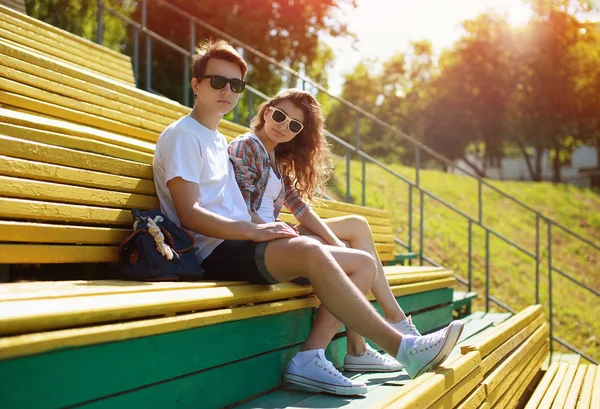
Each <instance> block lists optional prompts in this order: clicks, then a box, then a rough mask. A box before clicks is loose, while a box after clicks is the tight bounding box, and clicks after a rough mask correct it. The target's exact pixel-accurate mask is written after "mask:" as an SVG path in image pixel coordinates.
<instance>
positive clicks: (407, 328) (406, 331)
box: [390, 315, 421, 337]
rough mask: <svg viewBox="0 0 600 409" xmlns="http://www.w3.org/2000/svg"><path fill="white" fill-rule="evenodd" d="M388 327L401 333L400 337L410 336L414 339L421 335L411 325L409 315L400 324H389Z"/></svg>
mask: <svg viewBox="0 0 600 409" xmlns="http://www.w3.org/2000/svg"><path fill="white" fill-rule="evenodd" d="M390 325H391V326H392V327H393V328H394V329H395V330H396V331H398V332H399V333H401V334H402V335H412V336H415V337H420V336H421V333H420V332H419V330H418V329H417V327H415V325H414V324H413V322H412V318H411V316H410V315H409V316H408V317H406V319H405V320H402V321H400V322H390Z"/></svg>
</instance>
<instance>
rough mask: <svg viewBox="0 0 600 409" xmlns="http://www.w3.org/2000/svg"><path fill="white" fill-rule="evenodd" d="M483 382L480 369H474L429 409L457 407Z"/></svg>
mask: <svg viewBox="0 0 600 409" xmlns="http://www.w3.org/2000/svg"><path fill="white" fill-rule="evenodd" d="M482 380H483V375H482V373H481V368H475V369H474V370H473V371H471V373H469V375H467V376H466V377H465V378H464V379H462V380H461V381H460V382H459V383H458V384H457V385H455V386H453V387H452V389H450V390H449V391H448V392H446V393H445V394H444V395H443V396H442V397H441V398H440V399H438V400H437V401H436V402H435V403H434V404H433V405H431V406H428V408H430V409H452V408H454V407H455V406H456V405H458V404H459V403H460V402H461V401H462V400H463V399H464V398H465V397H466V396H467V395H469V393H471V391H473V390H474V389H475V388H476V387H477V385H478V384H479V383H480V382H481V381H482Z"/></svg>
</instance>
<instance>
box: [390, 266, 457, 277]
mask: <svg viewBox="0 0 600 409" xmlns="http://www.w3.org/2000/svg"><path fill="white" fill-rule="evenodd" d="M383 271H384V273H385V275H386V277H389V276H395V275H399V274H412V273H432V274H436V273H439V272H441V271H451V270H447V269H445V268H444V267H433V266H384V267H383Z"/></svg>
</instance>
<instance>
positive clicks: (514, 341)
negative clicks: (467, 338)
mask: <svg viewBox="0 0 600 409" xmlns="http://www.w3.org/2000/svg"><path fill="white" fill-rule="evenodd" d="M545 322H546V319H545V317H544V316H542V315H540V316H539V317H537V318H536V319H535V320H533V321H532V322H531V323H529V325H528V326H526V327H525V328H523V329H522V330H521V331H519V332H518V333H516V334H515V335H514V336H513V337H511V338H510V339H508V340H507V341H506V342H504V343H503V344H502V345H500V346H499V347H498V348H496V349H495V350H494V351H493V352H492V353H490V354H489V355H488V356H487V357H485V358H484V359H483V362H482V363H481V366H482V370H483V373H484V374H487V373H488V372H489V371H490V370H491V369H492V368H493V367H494V366H496V364H497V363H498V362H500V361H501V360H502V359H503V358H505V357H506V356H507V355H508V354H510V352H511V351H512V350H514V349H515V348H517V346H519V345H520V344H522V343H523V342H524V341H525V340H527V338H529V337H530V336H531V334H533V333H534V331H535V330H537V329H538V328H539V327H541V326H542V325H543V324H544V323H545Z"/></svg>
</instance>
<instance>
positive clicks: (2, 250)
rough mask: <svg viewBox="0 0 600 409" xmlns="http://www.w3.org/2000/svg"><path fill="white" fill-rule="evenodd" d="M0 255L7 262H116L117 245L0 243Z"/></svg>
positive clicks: (117, 256) (117, 255)
mask: <svg viewBox="0 0 600 409" xmlns="http://www.w3.org/2000/svg"><path fill="white" fill-rule="evenodd" d="M0 256H1V257H2V262H3V263H9V264H63V263H116V262H118V261H119V247H118V246H100V245H95V246H77V245H75V246H65V245H50V244H12V243H10V244H6V243H0Z"/></svg>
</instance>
